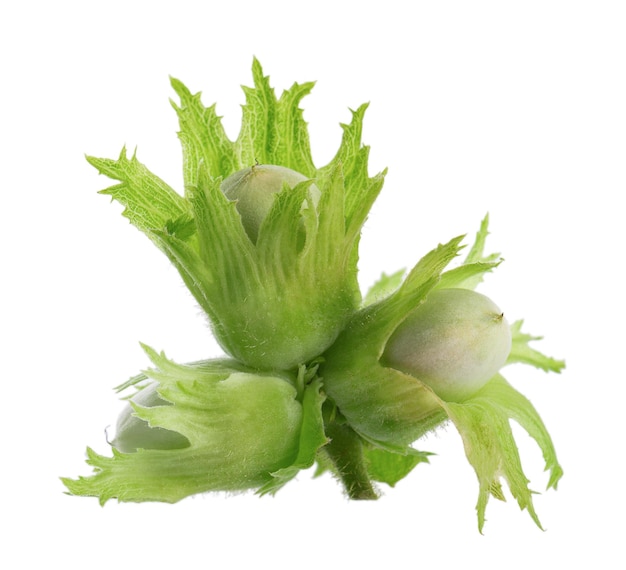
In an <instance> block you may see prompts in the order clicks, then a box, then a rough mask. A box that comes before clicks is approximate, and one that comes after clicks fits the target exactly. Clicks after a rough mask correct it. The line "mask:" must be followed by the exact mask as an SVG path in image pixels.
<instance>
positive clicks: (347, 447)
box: [324, 421, 378, 500]
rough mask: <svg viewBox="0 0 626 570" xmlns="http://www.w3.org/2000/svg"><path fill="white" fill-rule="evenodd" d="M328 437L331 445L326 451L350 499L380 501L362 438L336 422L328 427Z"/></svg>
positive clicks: (328, 445) (326, 447)
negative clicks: (366, 463) (370, 476)
mask: <svg viewBox="0 0 626 570" xmlns="http://www.w3.org/2000/svg"><path fill="white" fill-rule="evenodd" d="M326 435H327V436H328V437H329V438H330V443H328V444H327V445H326V446H325V447H324V450H325V451H326V453H327V454H328V457H329V458H330V460H331V461H332V462H333V464H334V466H335V470H336V473H337V475H338V476H339V478H340V479H341V482H342V483H343V485H344V487H345V489H346V493H347V494H348V497H349V498H350V499H356V500H375V499H378V495H377V494H376V491H375V490H374V487H373V486H372V482H371V481H370V478H369V475H368V473H367V469H366V467H365V462H364V458H363V444H362V443H361V438H360V437H359V436H358V435H357V434H356V433H355V432H354V430H352V428H351V427H350V426H348V425H346V424H340V423H337V422H336V421H332V422H330V423H329V424H328V425H327V426H326Z"/></svg>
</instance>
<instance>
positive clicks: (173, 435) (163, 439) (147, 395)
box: [111, 382, 189, 453]
mask: <svg viewBox="0 0 626 570" xmlns="http://www.w3.org/2000/svg"><path fill="white" fill-rule="evenodd" d="M158 386H159V383H158V382H152V383H151V384H149V385H148V386H146V387H145V388H142V389H141V390H140V391H139V392H137V393H136V394H135V395H134V396H133V397H132V398H131V402H132V404H131V403H130V402H129V403H128V404H127V405H126V407H125V408H124V409H123V410H122V413H121V414H120V415H119V417H118V419H117V425H116V428H115V439H114V440H113V441H112V442H111V444H112V445H113V447H115V448H116V449H118V450H119V451H122V452H124V453H132V452H134V451H137V449H182V448H184V447H188V446H189V440H188V439H187V438H186V437H185V436H183V435H181V434H180V433H178V432H176V431H172V430H168V429H164V428H161V427H157V426H154V427H150V425H149V424H148V422H147V421H146V420H142V419H141V418H139V417H138V416H137V413H136V412H135V406H141V407H142V408H153V407H154V406H170V405H171V403H170V402H167V401H166V400H164V399H163V398H161V396H159V393H158V392H157V388H158Z"/></svg>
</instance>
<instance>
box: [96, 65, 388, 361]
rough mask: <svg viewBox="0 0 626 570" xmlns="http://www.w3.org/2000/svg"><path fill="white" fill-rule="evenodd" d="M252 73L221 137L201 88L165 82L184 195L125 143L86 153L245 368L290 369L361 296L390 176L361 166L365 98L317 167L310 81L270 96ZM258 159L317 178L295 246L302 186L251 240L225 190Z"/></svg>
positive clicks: (320, 344)
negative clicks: (170, 93) (360, 263)
mask: <svg viewBox="0 0 626 570" xmlns="http://www.w3.org/2000/svg"><path fill="white" fill-rule="evenodd" d="M252 71H253V79H254V87H246V88H244V92H245V94H246V104H245V105H244V108H243V119H242V126H241V130H240V133H239V136H238V137H237V139H236V140H235V141H230V140H229V139H228V137H227V136H226V133H225V131H224V128H223V126H222V123H221V119H220V117H218V116H217V114H216V111H215V106H211V107H205V106H204V105H203V104H202V102H201V100H200V95H199V94H192V93H191V91H189V89H187V88H186V87H185V86H184V85H183V84H182V83H181V82H180V81H178V80H176V79H172V86H173V88H174V90H175V91H176V93H177V95H178V96H179V98H180V102H179V103H178V104H177V103H173V106H174V109H175V110H176V113H177V115H178V119H179V124H180V132H179V138H180V140H181V144H182V147H183V172H184V183H185V188H184V197H183V196H181V195H179V194H177V193H176V192H175V191H174V190H173V189H172V188H170V187H169V186H168V185H167V184H166V183H165V182H164V181H162V180H160V179H159V178H158V177H157V176H155V175H154V174H152V173H151V172H150V171H149V170H148V169H147V168H146V167H144V166H143V165H142V164H141V163H140V162H139V161H138V159H137V157H136V156H135V155H133V156H132V157H131V158H128V157H127V155H126V152H125V150H123V151H122V153H121V155H120V156H119V158H118V159H117V160H111V159H100V158H94V157H88V161H89V162H90V163H91V164H92V165H93V166H95V167H96V168H97V169H98V170H99V171H100V172H101V173H103V174H105V175H107V176H108V177H110V178H113V179H114V180H118V181H119V183H118V184H116V185H114V186H111V187H109V188H107V189H105V190H103V193H105V194H108V195H110V196H111V197H112V198H113V199H115V200H117V201H119V202H120V203H122V204H123V205H124V208H125V209H124V215H125V216H126V217H127V218H128V219H129V220H130V221H131V223H132V224H133V225H135V226H136V227H137V228H138V229H140V230H141V231H143V232H144V233H146V234H147V235H148V237H150V239H152V241H153V242H154V243H156V245H157V246H158V247H159V248H160V249H161V250H162V251H163V252H164V253H165V254H166V255H167V257H168V258H169V259H170V261H171V262H172V264H173V265H174V266H175V267H176V268H177V269H178V271H179V273H180V274H181V277H182V279H183V281H184V282H185V284H186V285H187V287H188V288H189V290H190V291H191V293H192V294H193V296H194V298H195V299H196V301H197V302H198V304H199V305H200V306H201V307H202V309H203V310H204V311H205V312H206V314H207V315H208V316H209V318H210V320H211V323H212V325H213V329H214V332H215V335H216V337H217V339H218V341H219V342H220V344H221V345H222V347H223V348H224V349H225V350H226V351H227V352H228V353H229V354H230V355H231V356H233V357H235V358H237V359H238V360H240V361H242V362H244V363H245V364H247V365H250V366H254V367H257V368H260V369H266V370H273V369H278V370H288V369H294V370H295V369H296V368H297V366H298V365H300V364H305V363H307V362H308V361H310V360H312V359H314V358H315V357H317V356H319V354H321V353H322V352H323V351H324V350H325V349H326V348H327V347H328V346H329V345H330V344H331V343H332V342H333V340H334V339H335V338H336V336H337V334H338V333H339V331H340V330H341V329H342V327H343V326H344V325H345V322H346V321H347V319H348V318H349V316H350V315H351V313H352V312H353V311H354V310H355V308H356V307H357V306H358V304H359V303H360V292H359V288H358V284H357V280H356V274H357V268H356V264H357V258H358V242H359V237H360V230H361V226H362V225H363V223H364V221H365V218H366V216H367V214H368V212H369V209H370V207H371V205H372V203H373V201H374V200H375V198H376V196H377V195H378V193H379V192H380V190H381V188H382V184H383V180H384V174H385V173H384V172H382V173H380V174H377V175H375V176H373V177H370V176H369V174H368V170H367V162H368V154H369V149H368V147H366V146H364V145H363V144H362V143H361V134H362V123H363V116H364V112H365V108H366V106H365V105H363V106H361V107H359V109H357V111H354V112H353V113H352V121H351V123H350V124H347V125H342V128H343V138H342V141H341V145H340V148H339V150H338V151H337V154H336V155H335V157H334V158H333V159H332V160H331V161H330V163H329V164H327V165H326V166H323V167H321V168H316V167H315V166H314V164H313V160H312V157H311V151H310V145H309V136H308V131H307V126H306V123H305V121H304V118H303V114H302V109H301V108H300V106H299V104H300V101H301V99H302V98H303V97H304V96H305V95H307V94H308V93H309V92H310V90H311V88H312V87H313V84H312V83H305V84H302V85H300V84H297V83H296V84H294V85H293V86H292V87H291V88H290V89H288V90H286V91H285V92H284V93H283V94H282V96H281V97H280V98H277V97H276V95H275V93H274V90H273V89H272V88H271V87H270V84H269V80H268V78H267V77H265V76H264V75H263V72H262V69H261V66H260V64H259V62H258V61H257V60H256V59H255V60H254V62H253V70H252ZM255 163H264V164H276V165H279V166H284V167H287V168H291V169H292V170H295V171H298V172H300V173H302V174H304V175H305V176H307V177H310V178H311V179H314V180H315V184H316V186H317V187H318V188H319V190H320V191H321V197H320V200H319V203H318V204H317V208H315V209H314V208H311V207H310V206H309V208H307V210H306V211H305V213H304V214H303V215H304V228H305V232H306V240H305V243H304V246H303V247H302V248H300V249H299V248H298V247H295V243H296V242H295V240H293V239H292V237H291V236H292V235H293V227H294V220H299V219H300V216H301V214H302V204H303V203H304V202H308V203H309V205H310V204H311V200H310V196H309V193H308V184H304V183H303V184H301V185H298V186H297V187H296V188H294V189H293V191H292V192H281V193H279V195H277V197H276V199H275V200H274V203H273V205H272V209H271V211H270V212H269V214H268V216H267V218H266V220H265V222H264V223H263V225H262V226H261V230H260V235H259V239H258V241H257V243H256V244H254V243H252V242H251V241H250V239H249V237H248V236H247V234H246V232H245V230H244V228H243V225H242V222H241V218H240V216H239V213H238V212H237V210H236V207H235V203H234V202H231V201H229V200H228V199H227V198H226V197H225V196H224V194H223V193H222V192H221V189H220V186H221V182H222V180H223V179H224V178H225V177H227V176H229V175H230V174H232V173H234V172H236V171H237V170H239V169H242V168H245V167H249V166H252V165H254V164H255ZM281 236H282V237H281ZM268 330H270V331H272V332H271V333H270V334H267V331H268Z"/></svg>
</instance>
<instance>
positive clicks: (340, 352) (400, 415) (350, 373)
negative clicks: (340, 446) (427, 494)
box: [320, 219, 564, 531]
mask: <svg viewBox="0 0 626 570" xmlns="http://www.w3.org/2000/svg"><path fill="white" fill-rule="evenodd" d="M487 226H488V224H487V219H485V220H484V221H483V224H482V225H481V228H480V230H479V232H478V234H477V236H476V241H475V244H474V246H473V247H472V248H471V249H470V252H469V254H468V256H467V257H466V259H465V260H464V262H463V263H461V264H460V265H459V266H458V267H456V268H453V269H448V270H446V269H447V267H448V265H449V264H450V263H451V262H452V261H453V260H454V259H455V258H456V257H457V255H458V254H459V252H460V250H461V248H462V246H461V241H462V237H459V238H455V239H453V240H451V241H449V242H448V243H446V244H443V245H439V246H438V247H437V248H435V249H434V250H432V251H431V252H429V253H428V254H427V255H426V256H424V257H423V258H422V259H421V260H420V261H419V262H418V263H417V265H416V266H415V267H414V268H413V270H412V271H411V272H409V274H408V275H407V277H406V278H405V279H404V281H401V280H400V276H401V273H400V272H399V273H397V274H396V276H397V277H392V278H390V277H388V276H384V277H383V279H382V283H381V284H376V285H375V286H374V287H373V291H380V292H381V294H371V295H368V296H366V301H367V300H369V304H365V306H364V307H363V308H362V309H361V310H360V311H359V312H357V313H356V314H355V315H354V316H353V318H352V319H351V321H350V322H349V323H348V325H347V326H346V328H345V329H344V330H343V331H342V333H341V335H340V336H339V338H338V339H337V341H336V342H335V343H334V344H333V346H332V347H331V348H330V349H329V350H328V351H327V352H326V353H325V355H324V363H323V365H322V366H321V367H320V374H321V376H322V377H323V379H324V388H325V390H326V391H327V393H328V395H329V397H330V399H331V400H332V401H333V402H334V403H335V404H336V406H337V407H338V409H339V410H340V412H341V414H342V415H343V416H344V417H345V420H346V421H347V422H348V423H349V424H350V426H351V427H352V429H354V430H355V431H356V432H357V433H358V434H359V435H360V436H361V437H362V438H363V439H365V440H366V441H369V442H370V443H372V444H373V445H374V446H377V447H379V448H382V449H387V450H388V451H390V452H392V453H396V454H398V455H400V456H406V455H407V454H409V453H410V452H411V450H412V448H411V447H410V446H411V444H412V443H414V442H415V441H416V440H418V439H419V438H420V437H422V436H424V435H425V434H427V433H428V432H431V431H432V430H434V429H435V428H437V427H439V426H441V425H443V424H444V423H446V422H449V421H450V422H451V423H452V424H453V425H454V426H455V427H456V428H457V430H458V431H459V434H460V435H461V437H462V439H463V442H464V445H465V449H466V454H467V458H468V461H469V462H470V463H471V464H472V466H473V467H474V470H475V471H476V474H477V477H478V480H479V487H480V490H479V501H478V504H477V512H478V521H479V529H480V530H481V531H482V528H483V525H484V520H485V509H486V505H487V501H488V498H489V496H494V497H496V498H498V499H502V498H503V495H502V490H501V483H500V477H504V478H505V479H506V481H507V482H508V484H509V487H510V489H511V493H512V494H513V496H514V497H515V499H516V500H517V501H518V503H519V505H520V507H521V508H524V509H527V510H528V512H529V513H530V515H531V517H532V518H533V520H534V521H535V522H536V523H537V525H540V523H539V519H538V518H537V515H536V513H535V511H534V507H533V504H532V491H531V490H530V489H529V488H528V479H527V478H526V476H525V475H524V472H523V471H522V467H521V462H520V458H519V455H518V452H517V446H516V445H515V441H514V439H513V435H512V432H511V428H510V420H514V421H516V422H517V423H519V424H520V425H521V426H522V428H524V429H525V430H526V431H527V432H528V433H529V435H531V437H533V438H534V439H535V441H536V442H537V444H538V445H539V447H540V449H541V450H542V452H543V455H544V459H545V462H546V469H548V470H550V472H551V476H550V481H549V484H548V487H549V488H556V485H557V482H558V480H559V479H560V477H561V475H562V469H561V467H560V465H559V463H558V461H557V458H556V452H555V449H554V446H553V444H552V441H551V439H550V435H549V434H548V431H547V429H546V428H545V426H544V424H543V422H542V421H541V418H540V417H539V415H538V414H537V412H536V410H535V408H534V407H533V406H532V404H531V403H530V402H529V401H528V400H527V399H526V398H524V397H523V396H522V395H521V394H520V393H519V392H517V391H516V390H515V389H513V388H512V387H511V386H510V385H509V384H508V383H506V381H505V380H504V379H503V378H502V376H500V374H494V377H493V378H492V379H491V380H489V381H488V382H487V383H486V384H485V385H484V387H482V388H481V389H479V390H478V391H475V392H474V393H471V394H467V395H466V396H465V398H463V399H462V401H452V400H450V401H447V400H446V399H444V398H442V397H440V396H438V395H437V394H436V393H435V391H433V389H432V388H431V387H430V386H429V385H428V384H427V383H425V382H422V381H421V380H420V379H418V378H416V377H414V376H412V375H411V374H408V373H407V372H405V371H402V370H398V369H395V368H393V366H392V363H391V362H390V359H389V358H387V359H385V358H384V356H385V350H386V347H387V343H388V342H389V339H390V338H392V337H393V335H394V333H395V332H396V330H398V328H401V327H402V324H403V323H404V322H405V321H406V319H407V316H408V315H410V314H411V311H414V310H415V309H416V308H419V307H420V306H422V304H424V303H426V302H428V296H429V295H432V294H435V293H436V292H437V291H444V290H446V289H449V288H468V289H472V288H473V287H475V286H476V285H477V284H478V283H480V281H481V280H482V277H483V276H484V274H485V273H488V272H490V271H492V270H493V269H494V268H495V267H497V265H498V264H499V261H498V259H497V256H494V255H491V256H483V253H482V252H483V248H484V241H485V237H486V235H487V233H488V230H487ZM383 291H384V292H386V293H387V296H383V295H384V293H382V292H383ZM381 297H382V298H381ZM511 336H512V343H511V344H512V346H513V347H514V349H513V350H512V351H511V355H513V356H511V355H510V356H509V359H508V362H509V363H511V362H515V361H524V362H526V363H528V364H532V365H535V366H539V367H540V368H543V369H544V370H551V371H554V372H559V371H560V370H561V369H562V368H563V366H564V364H563V363H562V362H561V361H557V360H554V359H550V358H548V357H545V356H544V355H542V354H541V353H539V352H538V351H535V350H534V349H531V348H530V347H528V342H529V341H531V340H535V337H532V336H530V335H524V334H522V333H521V332H520V327H519V324H518V323H514V324H513V325H512V326H511ZM416 350H417V348H416ZM516 355H517V356H516ZM522 357H524V358H522ZM503 360H504V359H503Z"/></svg>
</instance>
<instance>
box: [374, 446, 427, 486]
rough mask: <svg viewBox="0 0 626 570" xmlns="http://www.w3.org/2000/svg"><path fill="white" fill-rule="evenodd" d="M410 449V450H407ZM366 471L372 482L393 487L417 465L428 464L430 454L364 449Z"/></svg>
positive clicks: (412, 451)
mask: <svg viewBox="0 0 626 570" xmlns="http://www.w3.org/2000/svg"><path fill="white" fill-rule="evenodd" d="M409 449H410V448H409ZM364 455H365V461H366V464H367V471H368V473H369V475H370V477H371V478H372V479H373V480H374V481H378V482H380V483H386V484H387V485H389V486H390V487H395V485H396V483H398V481H400V480H401V479H404V478H405V477H406V476H407V475H408V474H409V473H410V472H411V471H412V470H413V469H414V468H415V467H416V466H417V465H418V464H420V463H428V462H429V460H428V458H429V456H430V455H432V454H431V453H427V452H423V451H417V450H416V449H410V452H409V453H405V454H401V453H393V452H391V451H388V450H386V449H381V448H379V447H371V446H370V447H365V448H364Z"/></svg>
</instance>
